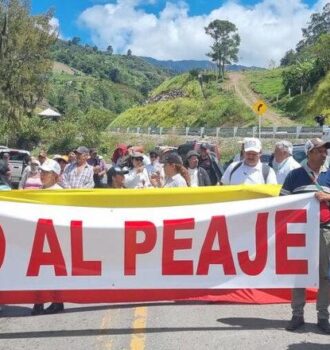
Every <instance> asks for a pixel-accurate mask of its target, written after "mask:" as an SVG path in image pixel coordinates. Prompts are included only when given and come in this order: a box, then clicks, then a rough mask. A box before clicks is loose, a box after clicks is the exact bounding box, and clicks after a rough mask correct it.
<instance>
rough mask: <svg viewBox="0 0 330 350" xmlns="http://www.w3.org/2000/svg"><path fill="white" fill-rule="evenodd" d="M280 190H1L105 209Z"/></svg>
mask: <svg viewBox="0 0 330 350" xmlns="http://www.w3.org/2000/svg"><path fill="white" fill-rule="evenodd" d="M279 191H280V186H279V185H240V186H209V187H194V188H151V189H121V190H117V189H90V190H56V191H46V190H13V191H3V192H0V201H9V202H19V203H30V204H50V205H67V206H78V207H102V208H137V207H166V206H179V205H192V204H207V203H218V202H229V201H237V200H246V199H255V198H264V197H272V196H278V194H279Z"/></svg>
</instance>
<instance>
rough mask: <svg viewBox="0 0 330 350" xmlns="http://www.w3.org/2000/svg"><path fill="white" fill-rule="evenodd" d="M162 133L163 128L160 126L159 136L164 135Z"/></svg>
mask: <svg viewBox="0 0 330 350" xmlns="http://www.w3.org/2000/svg"><path fill="white" fill-rule="evenodd" d="M162 134H163V128H162V127H160V128H159V136H162Z"/></svg>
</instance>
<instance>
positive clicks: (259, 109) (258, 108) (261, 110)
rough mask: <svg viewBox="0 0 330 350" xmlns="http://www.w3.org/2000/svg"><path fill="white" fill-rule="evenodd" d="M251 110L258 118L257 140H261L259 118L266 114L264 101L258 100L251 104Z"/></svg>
mask: <svg viewBox="0 0 330 350" xmlns="http://www.w3.org/2000/svg"><path fill="white" fill-rule="evenodd" d="M252 109H253V110H254V111H255V113H257V114H258V116H259V139H261V116H262V115H263V114H265V113H266V111H267V105H266V103H265V102H264V101H262V100H258V101H257V102H255V103H254V104H253V106H252Z"/></svg>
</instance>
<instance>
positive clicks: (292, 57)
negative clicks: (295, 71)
mask: <svg viewBox="0 0 330 350" xmlns="http://www.w3.org/2000/svg"><path fill="white" fill-rule="evenodd" d="M296 60H297V58H296V53H295V51H294V50H289V51H287V52H286V53H285V55H284V57H283V58H282V59H281V63H280V64H281V66H291V65H292V64H294V63H296Z"/></svg>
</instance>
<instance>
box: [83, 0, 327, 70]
mask: <svg viewBox="0 0 330 350" xmlns="http://www.w3.org/2000/svg"><path fill="white" fill-rule="evenodd" d="M153 1H154V0H149V2H150V3H151V2H153ZM326 2H327V0H320V1H318V3H317V4H315V6H314V8H313V9H310V8H308V7H307V5H305V4H304V3H303V2H302V1H301V0H263V1H261V2H259V3H258V4H256V5H254V6H249V7H248V6H244V5H242V4H240V3H238V2H235V1H228V2H226V3H225V4H223V5H222V6H220V7H219V8H218V9H216V10H213V11H212V12H211V13H209V14H208V15H201V16H189V14H188V11H189V7H188V5H187V3H185V2H184V1H180V2H175V3H174V2H167V3H166V6H165V8H164V9H163V10H162V11H161V12H160V13H159V14H158V15H157V16H156V15H154V14H150V13H146V12H145V11H144V10H143V9H141V7H139V5H140V4H142V3H145V1H141V0H117V2H116V3H115V4H105V5H95V6H92V7H90V8H88V9H86V10H85V11H84V12H83V13H82V14H81V15H80V17H79V24H80V25H81V26H82V27H85V28H87V29H89V30H90V32H91V37H92V41H93V42H94V43H95V44H96V45H97V46H99V47H100V48H106V47H107V46H108V45H112V47H113V48H114V50H115V52H118V53H125V52H126V51H127V49H129V48H130V49H131V50H132V52H133V54H134V55H138V56H151V57H154V58H158V59H174V60H179V59H207V57H206V56H205V54H206V52H208V51H209V46H210V44H211V39H210V38H209V37H208V36H207V35H206V34H205V32H204V27H206V26H207V25H208V24H209V23H210V22H211V21H212V20H214V19H224V20H229V21H231V22H233V23H235V24H236V26H237V28H238V31H239V34H240V36H241V45H240V52H239V57H240V61H239V63H241V64H245V65H257V66H267V65H268V63H269V61H270V60H271V59H273V60H275V61H276V62H279V60H280V59H281V57H283V55H284V53H285V52H286V51H287V50H289V49H291V48H294V47H295V46H296V44H297V42H298V41H299V40H300V39H301V28H302V27H305V26H306V23H307V21H308V20H309V17H310V15H311V14H312V13H313V12H315V11H320V10H321V9H322V7H323V6H324V5H325V3H326Z"/></svg>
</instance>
